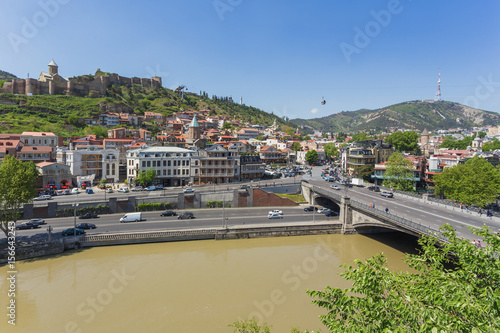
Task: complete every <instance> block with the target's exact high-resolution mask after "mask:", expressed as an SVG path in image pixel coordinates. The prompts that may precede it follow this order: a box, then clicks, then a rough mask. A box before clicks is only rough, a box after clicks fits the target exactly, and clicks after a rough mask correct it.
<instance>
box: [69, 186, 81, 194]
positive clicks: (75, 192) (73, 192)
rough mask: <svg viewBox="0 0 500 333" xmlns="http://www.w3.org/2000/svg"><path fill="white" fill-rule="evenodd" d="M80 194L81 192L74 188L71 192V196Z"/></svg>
mask: <svg viewBox="0 0 500 333" xmlns="http://www.w3.org/2000/svg"><path fill="white" fill-rule="evenodd" d="M78 193H80V191H78V187H74V188H73V189H72V190H71V194H78Z"/></svg>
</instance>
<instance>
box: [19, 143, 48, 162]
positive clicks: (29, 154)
mask: <svg viewBox="0 0 500 333" xmlns="http://www.w3.org/2000/svg"><path fill="white" fill-rule="evenodd" d="M53 152H54V149H53V148H52V147H50V146H23V147H22V148H21V149H20V150H19V151H18V152H17V156H16V157H17V159H18V160H20V161H23V162H29V161H31V162H34V163H40V162H51V161H52V160H53V159H54V158H55V154H54V153H53Z"/></svg>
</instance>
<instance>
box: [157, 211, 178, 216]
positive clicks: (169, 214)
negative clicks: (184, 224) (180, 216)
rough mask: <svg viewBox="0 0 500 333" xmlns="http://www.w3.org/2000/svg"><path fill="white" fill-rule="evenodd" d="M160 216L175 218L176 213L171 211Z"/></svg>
mask: <svg viewBox="0 0 500 333" xmlns="http://www.w3.org/2000/svg"><path fill="white" fill-rule="evenodd" d="M160 216H177V213H176V212H174V211H173V210H167V211H165V212H163V213H161V214H160Z"/></svg>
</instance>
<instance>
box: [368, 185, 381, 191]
mask: <svg viewBox="0 0 500 333" xmlns="http://www.w3.org/2000/svg"><path fill="white" fill-rule="evenodd" d="M368 189H369V190H370V191H373V192H380V187H378V186H375V185H373V186H368Z"/></svg>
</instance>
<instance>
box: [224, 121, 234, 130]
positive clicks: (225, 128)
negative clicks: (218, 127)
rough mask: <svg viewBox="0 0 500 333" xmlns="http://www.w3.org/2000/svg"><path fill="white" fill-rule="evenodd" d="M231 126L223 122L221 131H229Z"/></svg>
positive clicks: (227, 122)
mask: <svg viewBox="0 0 500 333" xmlns="http://www.w3.org/2000/svg"><path fill="white" fill-rule="evenodd" d="M232 127H233V126H232V125H231V123H230V122H229V121H225V122H224V124H222V129H223V130H230V129H231V128H232Z"/></svg>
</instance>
